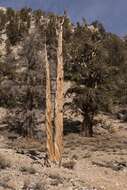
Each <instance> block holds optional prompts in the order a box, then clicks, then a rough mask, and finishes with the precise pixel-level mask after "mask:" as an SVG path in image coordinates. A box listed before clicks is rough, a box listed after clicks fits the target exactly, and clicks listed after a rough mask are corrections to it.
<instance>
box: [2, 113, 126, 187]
mask: <svg viewBox="0 0 127 190" xmlns="http://www.w3.org/2000/svg"><path fill="white" fill-rule="evenodd" d="M99 117H100V118H101V119H102V120H103V121H104V122H105V125H106V128H105V129H104V128H102V127H99V126H98V127H95V129H94V131H95V135H94V137H93V138H85V137H82V136H80V134H79V133H78V128H76V126H74V125H71V126H69V128H67V127H68V126H66V129H65V135H64V153H63V160H62V167H61V168H59V167H58V166H55V165H52V167H46V166H44V163H45V162H46V161H45V159H44V158H45V152H44V151H45V143H44V144H43V143H42V144H40V143H38V142H35V141H34V140H28V139H27V140H26V139H22V138H18V139H15V138H10V137H9V136H8V133H7V132H6V131H5V130H4V126H3V125H1V130H0V190H23V189H24V190H127V123H122V122H120V120H117V119H114V118H112V117H111V116H106V115H101V116H99ZM2 126H3V127H2ZM8 137H9V138H8Z"/></svg>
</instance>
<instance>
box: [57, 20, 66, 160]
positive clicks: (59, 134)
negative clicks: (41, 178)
mask: <svg viewBox="0 0 127 190" xmlns="http://www.w3.org/2000/svg"><path fill="white" fill-rule="evenodd" d="M63 22H64V19H63V18H62V20H61V21H59V22H58V25H57V26H58V27H57V28H56V35H57V39H58V48H57V81H56V84H57V85H56V102H55V128H56V131H55V160H56V161H60V162H61V159H62V152H63V88H64V83H63V47H62V41H63Z"/></svg>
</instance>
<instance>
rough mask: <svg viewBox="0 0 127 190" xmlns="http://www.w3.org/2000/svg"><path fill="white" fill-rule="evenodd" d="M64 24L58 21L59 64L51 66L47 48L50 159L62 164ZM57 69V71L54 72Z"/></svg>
mask: <svg viewBox="0 0 127 190" xmlns="http://www.w3.org/2000/svg"><path fill="white" fill-rule="evenodd" d="M63 22H64V19H63V18H60V19H58V20H57V23H56V24H57V27H56V36H57V40H58V47H57V64H56V66H55V65H54V66H52V65H49V63H48V59H47V50H46V47H45V61H46V73H47V74H46V131H47V150H48V155H49V159H50V160H51V161H56V162H59V164H60V163H61V159H62V152H63V140H62V138H63V53H62V40H63ZM54 69H55V71H54Z"/></svg>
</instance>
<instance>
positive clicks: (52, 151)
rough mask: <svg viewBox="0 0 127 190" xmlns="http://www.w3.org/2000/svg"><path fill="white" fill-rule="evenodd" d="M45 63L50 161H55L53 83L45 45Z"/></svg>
mask: <svg viewBox="0 0 127 190" xmlns="http://www.w3.org/2000/svg"><path fill="white" fill-rule="evenodd" d="M45 63H46V134H47V151H48V156H49V159H50V160H52V161H53V160H54V144H53V126H52V105H51V81H50V67H49V63H48V58H47V49H46V44H45Z"/></svg>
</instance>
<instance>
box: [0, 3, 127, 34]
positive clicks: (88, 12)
mask: <svg viewBox="0 0 127 190" xmlns="http://www.w3.org/2000/svg"><path fill="white" fill-rule="evenodd" d="M0 6H5V7H13V8H16V9H19V8H21V7H24V6H28V7H31V8H33V9H42V10H45V11H52V12H56V13H59V14H62V13H63V12H64V10H67V12H68V15H69V16H70V18H71V20H72V22H77V21H81V20H82V18H85V19H86V20H87V21H88V22H89V23H91V22H92V21H95V20H99V21H100V22H101V23H102V24H103V25H104V27H105V28H106V30H107V31H108V32H113V33H116V34H118V35H120V36H124V35H126V34H127V0H0Z"/></svg>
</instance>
